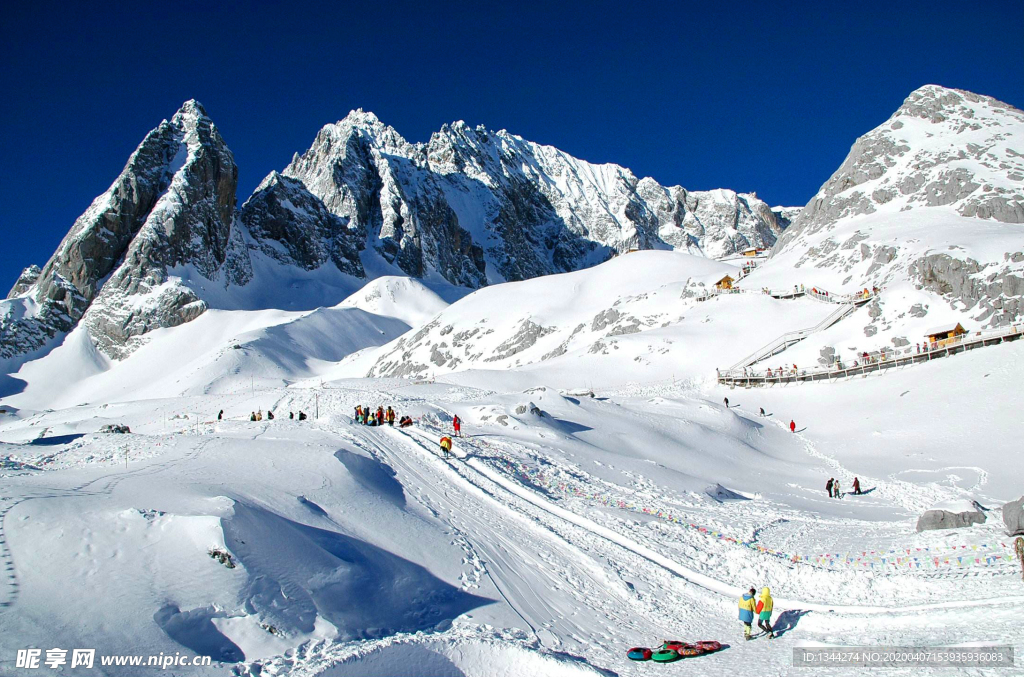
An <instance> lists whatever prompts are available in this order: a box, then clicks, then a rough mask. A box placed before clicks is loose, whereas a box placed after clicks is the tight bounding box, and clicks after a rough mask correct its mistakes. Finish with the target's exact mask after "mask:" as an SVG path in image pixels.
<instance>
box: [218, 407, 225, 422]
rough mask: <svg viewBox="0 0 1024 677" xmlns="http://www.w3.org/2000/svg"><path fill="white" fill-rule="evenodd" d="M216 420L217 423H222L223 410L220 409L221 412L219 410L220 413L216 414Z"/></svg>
mask: <svg viewBox="0 0 1024 677" xmlns="http://www.w3.org/2000/svg"><path fill="white" fill-rule="evenodd" d="M217 420H218V421H223V420H224V410H223V409H221V410H220V411H219V412H218V413H217Z"/></svg>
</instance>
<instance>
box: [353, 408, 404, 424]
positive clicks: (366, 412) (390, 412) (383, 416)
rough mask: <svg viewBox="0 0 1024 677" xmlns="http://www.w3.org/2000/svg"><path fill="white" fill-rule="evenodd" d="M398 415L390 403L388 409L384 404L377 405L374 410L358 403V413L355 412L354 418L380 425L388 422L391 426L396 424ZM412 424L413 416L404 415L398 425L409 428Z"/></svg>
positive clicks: (356, 420)
mask: <svg viewBox="0 0 1024 677" xmlns="http://www.w3.org/2000/svg"><path fill="white" fill-rule="evenodd" d="M397 417H398V414H396V413H395V410H394V409H392V408H391V406H390V405H389V406H388V408H387V409H385V408H384V407H383V406H379V407H377V410H376V411H372V410H371V409H370V408H369V407H368V406H366V405H363V404H357V405H356V414H355V419H354V420H355V422H356V423H362V424H363V425H375V426H379V425H385V424H387V425H390V426H394V425H395V419H396V418H397ZM411 425H412V417H411V416H402V417H401V418H399V419H398V427H399V428H407V427H409V426H411Z"/></svg>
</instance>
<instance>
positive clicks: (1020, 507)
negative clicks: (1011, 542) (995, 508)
mask: <svg viewBox="0 0 1024 677" xmlns="http://www.w3.org/2000/svg"><path fill="white" fill-rule="evenodd" d="M1003 523H1004V524H1005V525H1006V531H1007V532H1008V533H1009V534H1010V535H1011V536H1016V535H1017V534H1024V496H1021V497H1020V498H1018V499H1017V500H1016V501H1010V502H1009V503H1006V504H1005V505H1003Z"/></svg>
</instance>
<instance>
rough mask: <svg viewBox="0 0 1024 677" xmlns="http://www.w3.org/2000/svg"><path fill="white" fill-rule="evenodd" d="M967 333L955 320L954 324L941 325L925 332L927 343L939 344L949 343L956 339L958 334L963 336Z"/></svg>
mask: <svg viewBox="0 0 1024 677" xmlns="http://www.w3.org/2000/svg"><path fill="white" fill-rule="evenodd" d="M966 333H967V330H966V329H964V327H963V325H962V324H960V323H959V322H957V323H956V324H955V325H953V326H950V325H943V326H942V327H939V328H938V329H933V330H931V331H929V332H927V333H926V334H925V336H927V337H928V342H929V343H935V344H937V345H939V346H945V345H949V344H950V343H952V342H953V341H955V340H956V338H957V337H958V336H963V335H964V334H966Z"/></svg>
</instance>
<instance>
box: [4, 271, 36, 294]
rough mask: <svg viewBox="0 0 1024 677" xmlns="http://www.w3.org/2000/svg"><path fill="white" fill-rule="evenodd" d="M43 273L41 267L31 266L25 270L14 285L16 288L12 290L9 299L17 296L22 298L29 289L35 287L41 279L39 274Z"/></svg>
mask: <svg viewBox="0 0 1024 677" xmlns="http://www.w3.org/2000/svg"><path fill="white" fill-rule="evenodd" d="M41 272H42V271H41V270H39V266H35V265H33V266H29V267H28V268H26V269H25V270H23V271H21V275H20V276H19V277H18V281H17V282H15V283H14V287H12V288H11V292H10V293H9V294H8V295H7V298H9V299H13V298H15V297H17V296H21V295H22V294H24V293H25V292H26V291H28V289H29V287H31V286H32V285H34V284H35V283H36V281H37V280H38V279H39V274H40V273H41Z"/></svg>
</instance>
